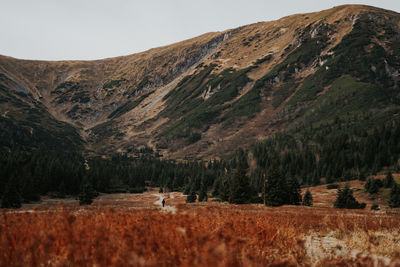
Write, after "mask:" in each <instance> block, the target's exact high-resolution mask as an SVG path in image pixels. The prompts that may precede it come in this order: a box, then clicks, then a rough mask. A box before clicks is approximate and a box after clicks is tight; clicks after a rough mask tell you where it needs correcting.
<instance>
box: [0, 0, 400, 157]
mask: <svg viewBox="0 0 400 267" xmlns="http://www.w3.org/2000/svg"><path fill="white" fill-rule="evenodd" d="M399 27H400V15H399V14H398V13H395V12H392V11H387V10H382V9H377V8H374V7H368V6H359V5H347V6H339V7H335V8H332V9H329V10H325V11H321V12H317V13H310V14H298V15H293V16H288V17H285V18H282V19H280V20H277V21H271V22H261V23H256V24H252V25H247V26H243V27H240V28H237V29H232V30H227V31H224V32H216V33H208V34H204V35H202V36H199V37H196V38H193V39H190V40H186V41H183V42H180V43H176V44H173V45H170V46H165V47H160V48H155V49H151V50H148V51H146V52H143V53H138V54H133V55H130V56H124V57H117V58H109V59H103V60H96V61H56V62H50V61H29V60H19V59H14V58H10V57H5V56H0V78H1V79H0V86H1V87H0V89H1V90H0V94H1V100H2V101H0V113H1V114H2V117H1V121H0V122H1V127H2V128H3V129H9V127H11V126H10V124H13V125H14V126H13V127H14V128H15V129H21V131H22V132H26V137H25V138H28V139H29V134H31V135H32V132H35V129H36V128H37V129H42V132H45V133H48V135H54V133H55V132H57V131H61V132H60V133H59V134H58V137H57V138H60V135H64V137H65V140H64V141H65V142H67V141H68V140H69V141H70V142H73V143H75V144H78V145H80V144H83V146H84V147H85V148H86V149H87V151H90V152H92V153H95V154H109V153H113V152H126V153H129V154H138V153H143V152H146V151H151V150H153V151H154V152H157V153H159V154H162V155H163V156H164V157H168V158H215V157H219V156H222V155H226V154H228V153H230V152H231V151H232V150H234V149H236V148H237V147H239V146H241V147H247V146H249V145H250V144H252V143H253V142H255V141H256V140H261V139H264V138H266V137H268V136H270V135H272V134H274V133H276V132H280V131H290V130H292V131H295V130H296V129H298V128H299V127H301V126H304V125H311V127H312V126H313V125H320V124H323V123H329V122H330V121H333V120H337V119H351V118H353V119H354V120H355V121H357V122H373V121H374V120H390V119H391V118H392V117H393V116H396V114H397V113H398V112H399V111H400V110H399V106H398V102H399V101H398V98H399V95H400V94H399V93H400V90H399V86H400V74H399V73H400V35H399V33H400V29H399ZM11 99H13V101H11ZM15 99H16V100H15ZM17 102H18V103H19V102H21V103H22V104H21V103H20V104H18V103H17ZM21 105H23V106H24V105H25V106H26V107H25V108H21ZM28 110H35V112H36V114H37V118H36V121H37V122H36V123H35V124H34V125H32V120H31V119H30V118H29V116H27V115H26V114H27V113H28V112H29V111H28ZM366 114H368V115H367V116H365V115H366ZM362 116H364V117H362ZM49 121H51V122H52V123H49ZM53 124H54V125H53ZM56 126H57V127H58V128H57V127H56ZM63 131H64V132H63ZM11 132H12V131H11ZM78 134H79V136H78ZM44 136H47V134H45V135H44ZM71 136H73V138H72V137H71ZM79 137H80V138H81V139H80V138H79ZM8 138H9V140H11V141H10V142H9V143H15V144H18V143H19V142H20V141H18V140H19V139H18V140H14V139H13V138H14V137H13V135H12V134H10V135H9V136H8ZM57 138H56V140H57ZM45 139H46V138H45ZM50 139H51V138H50ZM64 141H60V142H61V143H63V142H64ZM69 141H68V142H69ZM38 142H39V141H38ZM68 142H67V143H68ZM9 143H8V141H7V142H5V141H3V144H2V145H3V146H4V147H8V148H10V147H11V145H10V144H9Z"/></svg>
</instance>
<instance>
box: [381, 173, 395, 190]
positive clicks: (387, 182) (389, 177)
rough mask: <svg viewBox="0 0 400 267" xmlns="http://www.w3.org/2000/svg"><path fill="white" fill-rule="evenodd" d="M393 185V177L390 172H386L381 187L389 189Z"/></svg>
mask: <svg viewBox="0 0 400 267" xmlns="http://www.w3.org/2000/svg"><path fill="white" fill-rule="evenodd" d="M393 184H394V179H393V175H392V173H391V172H388V173H387V175H386V177H385V179H384V180H383V187H385V188H391V187H392V186H393Z"/></svg>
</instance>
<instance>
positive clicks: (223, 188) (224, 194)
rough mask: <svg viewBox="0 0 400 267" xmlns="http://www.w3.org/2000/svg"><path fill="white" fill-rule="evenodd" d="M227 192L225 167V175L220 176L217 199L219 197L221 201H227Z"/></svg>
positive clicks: (227, 184) (227, 181) (228, 189)
mask: <svg viewBox="0 0 400 267" xmlns="http://www.w3.org/2000/svg"><path fill="white" fill-rule="evenodd" d="M229 194H230V186H229V174H228V170H227V169H225V175H224V176H223V177H222V180H221V185H220V187H219V193H218V196H219V199H221V200H222V201H228V200H229Z"/></svg>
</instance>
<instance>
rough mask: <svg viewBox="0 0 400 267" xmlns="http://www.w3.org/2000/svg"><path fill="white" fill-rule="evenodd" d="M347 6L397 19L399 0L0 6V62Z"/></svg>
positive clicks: (118, 49) (83, 1) (165, 39)
mask: <svg viewBox="0 0 400 267" xmlns="http://www.w3.org/2000/svg"><path fill="white" fill-rule="evenodd" d="M350 3H359V4H366V5H373V6H377V7H381V8H385V9H391V10H394V11H396V12H400V1H399V0H379V1H367V0H365V1H356V2H354V1H353V2H351V1H344V0H343V1H336V0H315V1H311V0H302V1H294V0H292V1H288V0H278V1H270V0H196V1H192V0H142V1H139V0H109V1H106V0H65V1H64V0H0V54H2V55H7V56H13V57H17V58H24V59H45V60H60V59H100V58H105V57H114V56H121V55H127V54H133V53H136V52H140V51H144V50H147V49H150V48H153V47H157V46H161V45H167V44H171V43H174V42H178V41H181V40H184V39H188V38H191V37H195V36H198V35H200V34H203V33H206V32H210V31H222V30H226V29H229V28H234V27H237V26H242V25H245V24H250V23H255V22H259V21H269V20H275V19H278V18H280V17H283V16H287V15H291V14H295V13H305V12H313V11H319V10H322V9H327V8H331V7H333V6H337V5H342V4H350Z"/></svg>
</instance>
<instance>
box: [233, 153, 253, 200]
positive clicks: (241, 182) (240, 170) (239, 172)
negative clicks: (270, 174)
mask: <svg viewBox="0 0 400 267" xmlns="http://www.w3.org/2000/svg"><path fill="white" fill-rule="evenodd" d="M244 166H245V165H244V164H243V162H242V160H239V161H238V164H237V169H236V172H235V175H234V176H233V179H232V182H231V183H230V195H229V202H230V203H235V204H244V203H249V202H250V200H251V194H252V190H251V187H250V181H249V177H247V175H246V170H245V169H244Z"/></svg>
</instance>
